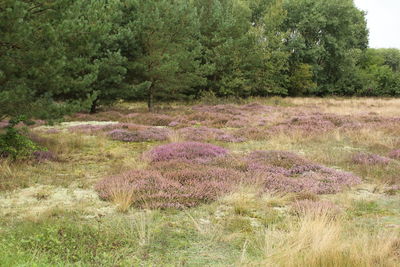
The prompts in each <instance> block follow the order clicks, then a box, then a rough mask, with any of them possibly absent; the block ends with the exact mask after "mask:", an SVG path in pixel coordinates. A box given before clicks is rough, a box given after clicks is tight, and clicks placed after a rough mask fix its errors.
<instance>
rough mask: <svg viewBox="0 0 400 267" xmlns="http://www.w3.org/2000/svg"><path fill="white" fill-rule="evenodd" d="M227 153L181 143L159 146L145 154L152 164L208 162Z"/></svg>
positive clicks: (196, 143)
mask: <svg viewBox="0 0 400 267" xmlns="http://www.w3.org/2000/svg"><path fill="white" fill-rule="evenodd" d="M227 153H228V151H227V150H226V149H225V148H222V147H219V146H215V145H212V144H207V143H199V142H183V143H171V144H166V145H161V146H157V147H155V148H153V149H152V150H150V151H149V152H147V153H146V154H145V156H146V157H147V158H149V159H150V161H152V162H157V161H167V160H173V159H182V160H194V161H202V162H205V161H209V160H210V159H212V158H215V157H220V156H224V155H226V154H227Z"/></svg>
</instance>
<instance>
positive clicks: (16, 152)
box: [0, 124, 39, 159]
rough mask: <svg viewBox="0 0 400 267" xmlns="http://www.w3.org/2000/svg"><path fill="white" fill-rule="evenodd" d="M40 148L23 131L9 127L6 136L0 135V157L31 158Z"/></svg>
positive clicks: (12, 126)
mask: <svg viewBox="0 0 400 267" xmlns="http://www.w3.org/2000/svg"><path fill="white" fill-rule="evenodd" d="M38 149H39V146H38V145H37V144H35V143H34V142H33V141H32V140H31V139H30V138H29V137H27V134H26V133H23V132H22V130H21V129H16V128H14V125H13V124H11V125H9V126H7V128H6V131H5V133H4V134H0V157H11V158H12V159H17V158H26V157H29V156H30V155H31V154H32V153H33V152H34V151H36V150H38Z"/></svg>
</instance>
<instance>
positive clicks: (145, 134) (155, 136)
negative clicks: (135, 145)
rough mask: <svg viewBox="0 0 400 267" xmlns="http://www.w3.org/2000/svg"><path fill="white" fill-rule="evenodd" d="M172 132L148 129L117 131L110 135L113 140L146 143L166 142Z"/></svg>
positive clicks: (163, 129) (162, 129) (164, 129)
mask: <svg viewBox="0 0 400 267" xmlns="http://www.w3.org/2000/svg"><path fill="white" fill-rule="evenodd" d="M170 134H171V131H170V130H168V129H166V128H155V127H153V128H147V129H143V130H137V131H134V132H129V131H126V130H120V129H116V130H113V131H111V132H109V133H108V136H109V137H110V138H111V139H112V140H118V141H123V142H145V141H164V140H167V138H168V136H169V135H170Z"/></svg>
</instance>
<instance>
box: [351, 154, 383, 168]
mask: <svg viewBox="0 0 400 267" xmlns="http://www.w3.org/2000/svg"><path fill="white" fill-rule="evenodd" d="M390 160H391V159H390V158H386V157H382V156H379V155H375V154H370V153H356V154H354V155H353V156H352V157H351V161H352V162H353V163H355V164H362V165H376V164H383V165H386V164H388V163H389V162H390Z"/></svg>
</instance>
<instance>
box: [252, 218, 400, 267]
mask: <svg viewBox="0 0 400 267" xmlns="http://www.w3.org/2000/svg"><path fill="white" fill-rule="evenodd" d="M289 224H290V225H288V227H287V229H288V230H279V229H266V230H264V231H262V232H260V233H259V235H258V238H257V239H256V240H257V242H256V243H255V244H256V246H257V247H258V248H259V249H260V250H261V251H262V254H263V258H264V259H263V260H262V261H261V264H262V265H264V266H288V267H289V266H290V267H291V266H293V267H294V266H310V267H312V266H326V267H328V266H329V267H336V266H337V267H342V266H349V267H350V266H354V267H360V266H365V267H373V266H398V265H397V264H398V262H399V260H400V259H399V252H400V246H399V244H400V236H399V233H398V232H394V231H392V232H391V231H384V230H382V231H380V232H379V233H369V232H368V230H367V229H361V228H357V229H353V228H352V227H350V226H349V225H348V224H347V222H345V221H344V219H340V218H336V219H335V218H332V216H330V215H329V213H325V214H323V213H320V212H318V213H309V214H306V215H305V216H304V217H302V218H300V219H299V220H298V221H292V222H290V223H289ZM249 265H253V264H249Z"/></svg>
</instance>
